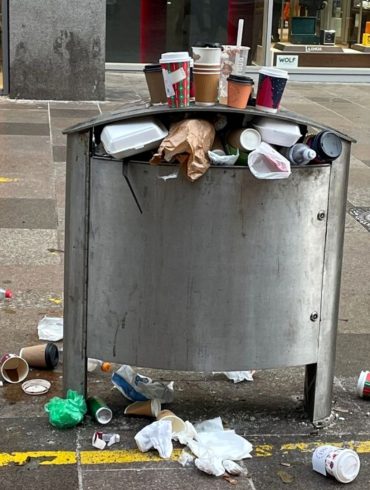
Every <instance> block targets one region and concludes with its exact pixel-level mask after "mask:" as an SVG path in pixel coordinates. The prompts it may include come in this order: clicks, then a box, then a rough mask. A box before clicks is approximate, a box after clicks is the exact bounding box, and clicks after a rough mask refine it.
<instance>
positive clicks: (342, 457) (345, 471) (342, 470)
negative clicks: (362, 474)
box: [333, 449, 360, 483]
mask: <svg viewBox="0 0 370 490" xmlns="http://www.w3.org/2000/svg"><path fill="white" fill-rule="evenodd" d="M335 459H336V464H335V466H334V468H333V474H334V476H335V478H336V479H337V480H338V481H340V482H341V483H350V482H351V481H353V480H354V479H355V478H356V477H357V475H358V473H359V471H360V458H359V457H358V454H357V453H355V451H352V450H351V449H343V450H342V451H340V453H339V454H338V456H337V457H336V458H335Z"/></svg>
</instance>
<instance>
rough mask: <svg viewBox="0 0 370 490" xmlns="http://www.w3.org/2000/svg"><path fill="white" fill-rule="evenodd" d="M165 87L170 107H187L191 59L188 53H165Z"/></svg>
mask: <svg viewBox="0 0 370 490" xmlns="http://www.w3.org/2000/svg"><path fill="white" fill-rule="evenodd" d="M159 62H160V64H161V66H162V74H163V80H164V86H165V89H166V94H167V103H168V105H169V107H187V106H188V105H189V101H190V57H189V53H188V52H186V51H179V52H170V53H163V54H162V57H161V59H160V60H159Z"/></svg>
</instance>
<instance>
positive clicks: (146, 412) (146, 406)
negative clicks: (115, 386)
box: [124, 400, 161, 417]
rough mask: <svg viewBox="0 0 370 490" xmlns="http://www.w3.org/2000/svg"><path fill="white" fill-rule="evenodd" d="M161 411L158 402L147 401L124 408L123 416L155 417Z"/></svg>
mask: <svg viewBox="0 0 370 490" xmlns="http://www.w3.org/2000/svg"><path fill="white" fill-rule="evenodd" d="M160 411H161V402H160V401H159V400H148V401H146V402H134V403H131V404H130V405H128V406H127V407H126V408H125V411H124V414H125V415H141V416H145V417H157V415H158V413H159V412H160Z"/></svg>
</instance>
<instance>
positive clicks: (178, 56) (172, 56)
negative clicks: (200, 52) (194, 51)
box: [159, 51, 190, 63]
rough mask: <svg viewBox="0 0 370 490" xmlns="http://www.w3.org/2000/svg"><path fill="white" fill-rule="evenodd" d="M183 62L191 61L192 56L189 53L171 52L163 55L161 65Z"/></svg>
mask: <svg viewBox="0 0 370 490" xmlns="http://www.w3.org/2000/svg"><path fill="white" fill-rule="evenodd" d="M181 61H189V62H190V56H189V53H188V52H187V51H171V52H168V53H162V55H161V59H160V60H159V62H160V63H176V62H181Z"/></svg>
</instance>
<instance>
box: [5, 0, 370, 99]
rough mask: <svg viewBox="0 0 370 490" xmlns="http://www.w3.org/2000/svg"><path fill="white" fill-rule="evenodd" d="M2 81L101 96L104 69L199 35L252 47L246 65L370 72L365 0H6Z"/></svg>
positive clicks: (310, 76) (369, 8)
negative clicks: (240, 24) (241, 26)
mask: <svg viewBox="0 0 370 490" xmlns="http://www.w3.org/2000/svg"><path fill="white" fill-rule="evenodd" d="M0 5H1V17H0V22H1V24H0V25H1V48H0V69H1V71H0V90H2V91H3V93H8V94H9V95H10V97H14V98H16V97H19V98H33V99H69V100H73V99H76V100H92V99H94V100H98V99H100V100H101V99H104V76H105V70H106V69H110V70H111V69H114V70H128V69H136V70H138V69H141V68H142V66H143V64H145V63H152V62H157V61H158V59H159V57H160V54H161V53H163V52H165V51H181V50H190V48H191V46H192V45H193V44H194V43H196V42H219V43H222V44H231V45H233V44H235V43H236V39H237V30H238V21H239V19H244V29H243V36H242V44H243V45H245V46H248V47H250V52H249V65H248V70H249V71H250V72H253V71H257V70H258V67H259V66H261V65H271V66H278V67H281V68H285V69H287V70H288V71H289V73H290V76H291V79H297V80H328V81H330V80H335V81H338V80H340V81H351V82H354V81H355V82H356V81H361V82H365V81H370V1H367V0H288V1H287V0H59V1H58V2H56V1H55V0H50V1H49V2H45V1H43V0H32V8H31V7H30V2H29V0H0Z"/></svg>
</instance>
